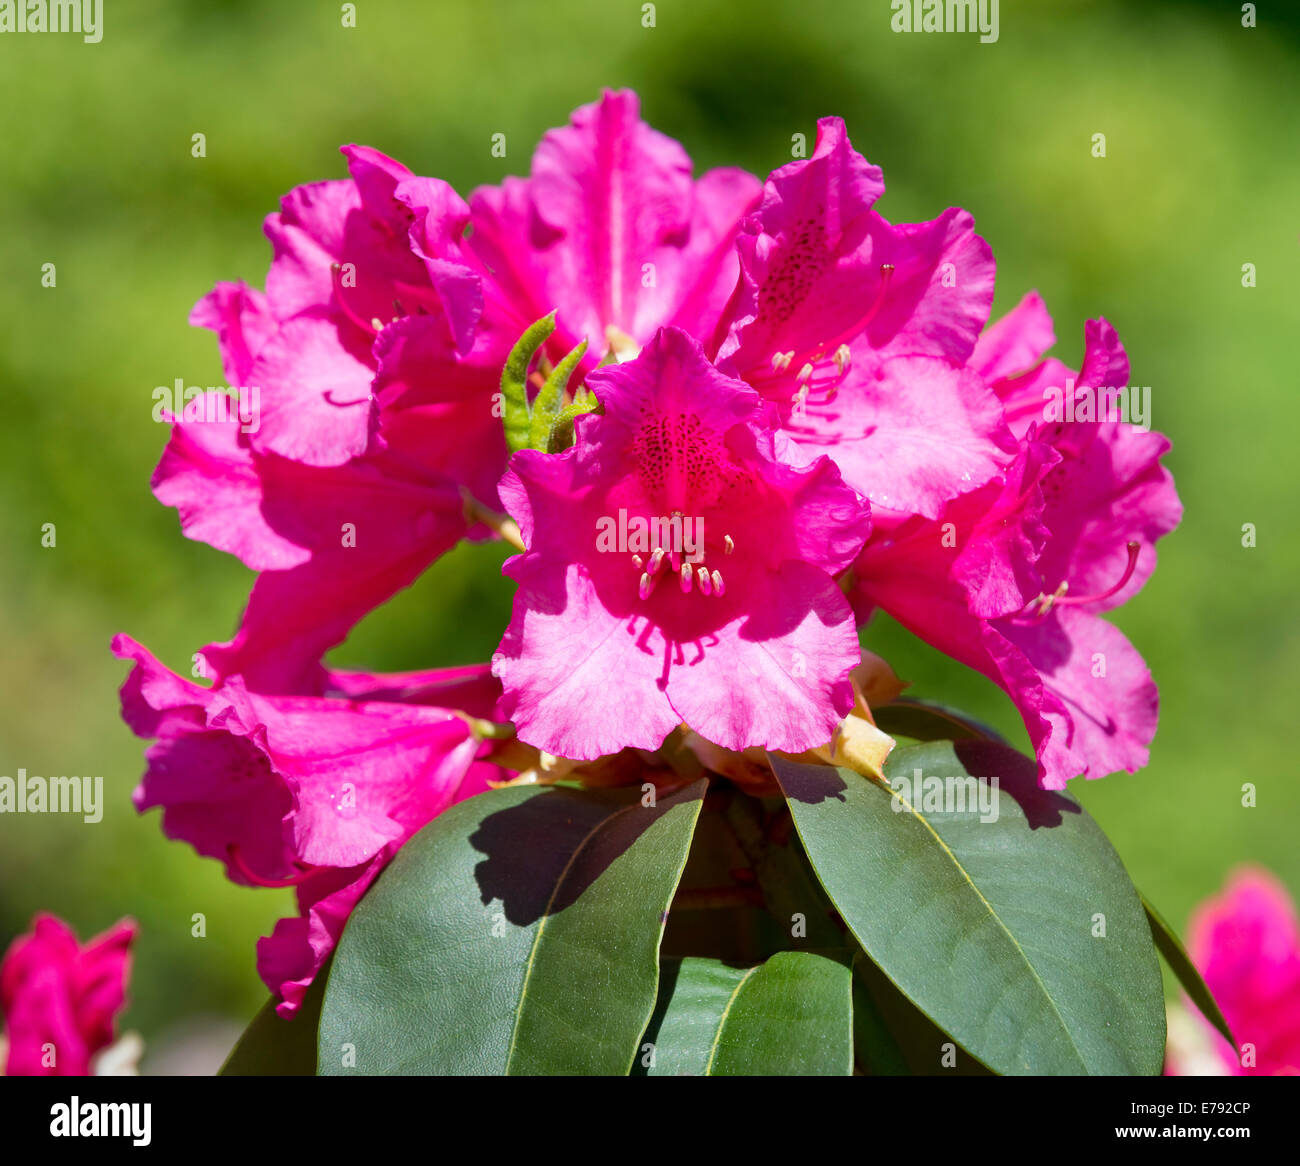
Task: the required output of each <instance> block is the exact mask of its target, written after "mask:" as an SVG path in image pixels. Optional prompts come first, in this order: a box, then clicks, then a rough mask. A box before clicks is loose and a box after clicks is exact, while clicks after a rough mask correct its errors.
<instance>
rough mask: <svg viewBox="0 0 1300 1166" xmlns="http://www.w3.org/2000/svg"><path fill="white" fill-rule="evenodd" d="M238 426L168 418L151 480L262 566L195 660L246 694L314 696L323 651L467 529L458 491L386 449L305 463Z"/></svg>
mask: <svg viewBox="0 0 1300 1166" xmlns="http://www.w3.org/2000/svg"><path fill="white" fill-rule="evenodd" d="M239 430H240V423H239V421H238V420H229V421H215V420H211V421H210V420H195V421H184V420H177V419H173V428H172V436H171V441H170V442H169V443H168V446H167V449H166V451H165V452H164V454H163V457H162V460H161V461H160V462H159V464H158V468H157V470H156V471H155V472H154V478H153V483H154V493H155V494H156V495H157V497H158V499H159V500H160V501H161V502H164V503H166V504H167V505H169V506H175V507H176V509H177V510H178V512H179V514H180V520H181V529H182V530H183V531H184V532H185V533H186V534H187V535H189V536H190V537H191V538H197V539H201V540H203V541H204V542H207V543H209V544H211V545H212V546H214V547H217V548H219V549H221V550H224V551H228V552H229V553H231V554H233V555H236V556H237V557H238V558H239V559H240V561H241V562H243V563H244V564H245V565H246V566H248V567H251V568H253V569H254V570H257V571H260V572H261V574H260V575H259V576H258V579H257V582H256V583H255V584H254V586H253V592H252V595H251V596H250V597H249V601H248V609H247V611H246V612H245V615H244V621H243V624H242V626H241V628H240V630H239V632H238V633H237V635H236V636H235V638H234V640H232V641H231V642H229V643H224V644H210V645H208V647H206V648H204V649H203V657H204V660H205V661H206V664H207V665H208V666H209V668H210V670H211V671H212V672H213V673H214V674H215V677H216V678H217V679H220V678H222V677H225V676H228V675H235V674H237V675H240V676H242V677H243V679H244V682H245V683H246V684H247V685H248V687H249V688H250V689H253V690H255V691H260V692H280V693H294V692H298V693H306V692H312V693H319V692H321V691H323V687H324V685H325V683H326V674H325V670H324V669H323V668H322V667H321V665H320V658H321V655H322V654H323V653H324V652H325V651H326V650H327V649H328V648H330V647H332V646H333V645H335V644H337V643H339V642H340V641H341V640H342V639H343V638H344V637H345V636H346V635H347V633H348V631H349V630H350V629H351V627H352V625H353V624H354V623H355V622H356V621H357V620H358V619H360V618H361V617H362V616H363V615H365V614H366V613H367V612H368V611H370V610H371V609H372V608H374V607H376V606H378V605H379V604H380V603H382V602H384V601H385V600H387V599H388V598H389V597H390V596H392V595H393V594H394V593H395V592H396V591H398V590H400V589H401V588H403V587H406V586H407V585H409V584H410V583H412V582H414V580H415V579H416V578H417V577H418V576H419V574H420V572H421V571H423V570H424V568H425V567H427V566H428V565H429V564H430V563H431V562H433V561H434V560H435V559H436V558H437V557H438V556H439V555H441V554H442V553H443V552H444V551H446V550H447V549H448V548H450V547H451V546H452V545H453V544H454V543H455V542H456V540H457V539H458V538H460V536H461V535H462V534H463V533H464V532H465V529H466V523H465V520H464V517H463V513H462V502H461V497H460V493H459V491H458V490H457V488H456V486H455V484H454V483H453V482H452V481H451V480H450V479H448V478H446V477H445V476H442V475H439V474H437V473H435V472H432V471H429V470H424V469H421V468H420V467H419V466H418V465H413V464H411V463H409V462H407V461H405V460H404V459H400V458H398V457H396V456H394V455H392V454H391V453H389V452H387V451H380V452H378V453H376V454H373V455H370V456H367V457H363V458H355V459H353V460H352V461H350V462H347V463H346V464H344V465H341V466H307V465H303V464H301V463H299V462H294V461H290V460H289V459H287V458H282V457H279V456H277V455H275V454H259V453H258V452H257V451H255V450H253V449H251V448H249V446H248V445H246V444H245V443H244V442H243V441H242V440H241V434H240V432H239Z"/></svg>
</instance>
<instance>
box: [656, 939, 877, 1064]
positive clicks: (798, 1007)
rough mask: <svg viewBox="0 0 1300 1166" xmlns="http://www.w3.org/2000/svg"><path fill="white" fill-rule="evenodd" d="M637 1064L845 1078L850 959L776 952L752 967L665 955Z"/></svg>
mask: <svg viewBox="0 0 1300 1166" xmlns="http://www.w3.org/2000/svg"><path fill="white" fill-rule="evenodd" d="M649 1046H653V1050H651V1048H650V1047H649ZM652 1052H653V1058H651V1053H652ZM651 1060H652V1063H649V1064H648V1063H647V1062H650V1061H651ZM638 1067H639V1069H640V1070H642V1071H645V1072H647V1073H648V1074H649V1075H650V1076H711V1077H759V1076H791V1075H799V1076H814V1077H830V1076H847V1075H848V1074H849V1073H851V1072H852V1071H853V1007H852V975H851V973H850V971H849V967H848V964H847V962H845V960H841V959H833V958H830V957H828V956H826V955H822V954H817V953H814V952H804V951H784V952H778V953H777V954H776V955H774V956H772V957H771V958H770V959H769V960H768V961H767V962H766V963H762V964H759V965H757V966H756V967H752V968H741V967H730V966H728V965H727V964H724V963H720V962H719V961H718V960H710V959H697V958H693V957H689V958H687V959H683V960H665V961H664V967H663V987H662V989H661V991H660V999H659V1006H658V1008H657V1009H656V1010H655V1015H654V1018H653V1019H652V1020H651V1022H650V1027H649V1028H648V1029H647V1030H646V1034H645V1040H644V1042H643V1043H642V1046H641V1054H640V1056H639V1057H638Z"/></svg>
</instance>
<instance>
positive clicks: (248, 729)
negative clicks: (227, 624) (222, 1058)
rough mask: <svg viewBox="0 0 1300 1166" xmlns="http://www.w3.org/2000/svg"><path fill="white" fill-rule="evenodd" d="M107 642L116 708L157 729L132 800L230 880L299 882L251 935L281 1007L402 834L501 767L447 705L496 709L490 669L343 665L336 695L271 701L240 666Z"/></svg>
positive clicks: (136, 727) (135, 723)
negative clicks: (203, 669)
mask: <svg viewBox="0 0 1300 1166" xmlns="http://www.w3.org/2000/svg"><path fill="white" fill-rule="evenodd" d="M113 647H114V651H115V652H116V653H117V655H118V656H119V657H121V658H123V659H128V660H133V661H134V662H135V667H134V668H133V669H132V671H131V673H130V675H129V676H128V677H127V680H126V683H125V684H124V685H123V687H122V715H123V717H124V718H125V720H126V722H127V724H128V725H130V727H131V728H132V730H133V731H134V732H135V733H136V734H137V735H138V736H141V737H145V738H157V741H156V743H155V744H153V745H151V746H150V747H149V749H148V750H147V751H146V754H145V756H146V759H147V760H148V764H149V767H148V770H147V771H146V773H145V776H144V780H143V781H142V782H141V784H140V786H139V788H138V789H137V790H136V793H135V798H134V800H135V804H136V808H137V809H139V810H141V811H143V810H147V809H150V808H151V807H154V806H160V807H162V811H163V830H164V832H165V833H166V834H167V836H168V837H170V838H176V839H181V840H184V841H186V842H189V843H190V844H191V845H192V846H193V847H194V848H195V850H197V851H198V853H199V854H202V855H206V856H208V857H211V858H216V859H218V860H220V861H221V862H223V863H224V864H225V866H226V873H227V875H228V876H229V877H230V879H231V880H232V881H234V882H237V883H242V884H244V885H247V886H293V887H296V888H297V895H298V903H299V908H300V911H301V916H300V917H299V918H296V919H288V920H281V921H280V922H279V923H278V924H277V925H276V928H275V931H274V933H273V934H272V935H271V936H270V938H268V939H264V940H262V941H261V943H260V944H259V946H258V957H259V971H260V972H261V974H262V976H263V979H265V981H266V983H267V985H268V987H270V988H271V990H272V991H273V992H276V993H278V994H279V995H280V996H281V997H282V1003H281V1005H280V1011H281V1012H282V1013H284V1014H285V1015H289V1014H291V1013H292V1012H293V1011H294V1010H295V1009H296V1008H297V1006H298V1004H299V1003H300V1002H301V999H302V995H303V992H304V991H305V990H306V988H307V986H308V985H309V984H310V983H311V980H312V977H313V976H314V975H315V973H316V971H317V970H318V969H319V968H320V966H321V964H322V963H323V962H324V960H325V959H326V957H327V956H328V955H329V953H330V952H331V951H332V950H333V947H334V944H335V943H336V942H337V940H338V937H339V934H340V933H341V931H342V929H343V924H344V922H346V920H347V916H348V913H349V912H350V911H351V909H352V907H353V906H354V905H355V904H356V902H357V900H359V899H360V897H361V895H362V894H363V893H364V891H365V889H366V888H367V887H368V886H369V885H370V883H371V882H373V880H374V879H375V877H376V876H377V875H378V874H379V872H380V871H381V870H382V869H383V867H384V866H385V865H386V864H387V862H388V861H389V860H390V859H391V858H392V856H393V855H394V854H395V853H396V852H397V850H398V849H399V848H400V847H401V845H402V843H404V842H405V841H406V840H407V839H408V838H409V837H410V836H411V835H412V834H414V833H415V832H416V831H417V830H419V829H420V828H421V827H422V826H424V825H425V824H426V823H428V822H430V821H431V820H432V819H433V818H435V817H436V816H437V815H438V814H440V813H441V812H442V811H443V810H445V809H446V808H447V807H448V806H450V805H453V804H454V803H455V802H458V801H460V800H462V799H464V798H466V797H470V796H471V795H473V794H475V793H479V792H481V791H482V790H483V789H485V788H487V783H488V781H489V780H492V779H501V778H503V777H504V776H505V774H504V772H503V771H502V770H500V769H499V768H498V767H497V766H495V765H493V764H490V763H487V762H485V761H482V760H480V757H481V755H482V754H483V753H484V752H485V750H486V747H485V746H482V745H481V744H480V742H479V740H478V739H477V738H476V737H475V735H474V733H473V730H472V727H471V725H470V723H469V721H468V720H467V718H466V716H462V715H459V714H460V713H462V712H464V713H467V714H468V715H469V716H479V715H490V714H491V713H492V711H493V707H492V706H493V704H494V702H495V698H496V692H497V691H499V690H495V689H494V686H492V685H491V683H490V676H489V675H488V672H487V668H486V666H485V667H483V668H478V669H472V670H466V669H456V670H453V671H452V673H451V674H450V675H447V674H443V673H438V672H432V673H422V674H406V675H403V676H396V677H378V676H365V675H358V674H345V675H343V676H342V677H340V680H339V687H340V690H341V692H342V693H343V695H340V696H338V697H305V696H304V697H290V696H269V697H268V696H262V695H259V694H256V693H253V692H250V691H248V689H247V687H246V686H245V685H244V683H243V682H242V680H241V679H240V678H239V677H233V678H231V679H229V680H227V681H226V682H225V683H223V684H221V685H219V686H217V687H215V688H205V687H202V686H201V685H197V684H194V683H192V682H191V681H188V680H185V679H183V678H181V677H179V676H177V675H175V674H174V673H172V672H170V671H168V670H167V669H166V668H164V667H163V666H162V665H161V664H159V663H158V661H157V660H155V659H154V657H153V656H152V655H150V654H149V653H148V652H147V651H146V650H145V649H144V648H143V647H141V646H140V645H139V644H137V643H135V642H134V641H133V640H131V639H130V638H128V637H126V636H118V637H117V638H116V639H115V640H114V645H113ZM437 701H446V702H448V704H449V706H450V707H444V706H442V705H439V704H437V703H434V702H437ZM452 710H455V711H452Z"/></svg>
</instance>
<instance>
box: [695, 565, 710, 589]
mask: <svg viewBox="0 0 1300 1166" xmlns="http://www.w3.org/2000/svg"><path fill="white" fill-rule="evenodd" d="M695 579H696V581H697V582H698V583H699V585H700V594H701V595H709V594H711V593H712V591H713V580H712V579H710V578H709V569H708V567H696V568H695Z"/></svg>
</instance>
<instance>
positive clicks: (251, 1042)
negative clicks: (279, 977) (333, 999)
mask: <svg viewBox="0 0 1300 1166" xmlns="http://www.w3.org/2000/svg"><path fill="white" fill-rule="evenodd" d="M328 975H329V966H328V965H326V966H325V967H323V968H322V969H321V970H320V972H318V973H317V975H316V978H315V979H314V980H313V981H312V983H311V987H309V988H308V989H307V993H306V995H305V996H303V1000H302V1004H301V1006H300V1007H299V1009H298V1012H297V1013H296V1014H295V1015H294V1017H293V1019H292V1020H284V1019H283V1018H281V1017H280V1016H278V1015H277V1014H276V1011H275V1005H276V1001H275V1000H268V1001H267V1002H266V1003H265V1004H263V1005H262V1008H261V1010H260V1011H259V1012H258V1014H257V1015H256V1016H255V1017H253V1020H252V1023H251V1024H249V1026H248V1027H247V1028H246V1029H245V1030H244V1033H243V1035H242V1036H241V1037H240V1038H239V1040H238V1041H236V1042H235V1047H234V1048H233V1049H231V1050H230V1056H228V1057H227V1058H226V1063H225V1064H224V1065H222V1066H221V1069H220V1070H219V1072H218V1074H217V1075H218V1076H220V1077H314V1076H315V1075H316V1032H317V1029H318V1028H319V1027H320V1009H321V1000H322V999H323V998H324V996H325V980H326V978H327V976H328Z"/></svg>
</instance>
